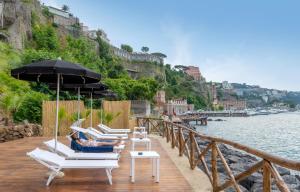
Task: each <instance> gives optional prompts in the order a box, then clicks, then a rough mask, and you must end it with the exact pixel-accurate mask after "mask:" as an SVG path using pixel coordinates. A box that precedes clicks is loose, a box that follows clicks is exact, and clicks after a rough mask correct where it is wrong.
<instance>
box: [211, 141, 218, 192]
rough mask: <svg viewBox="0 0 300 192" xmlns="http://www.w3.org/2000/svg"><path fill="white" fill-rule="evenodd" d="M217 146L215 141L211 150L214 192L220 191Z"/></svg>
mask: <svg viewBox="0 0 300 192" xmlns="http://www.w3.org/2000/svg"><path fill="white" fill-rule="evenodd" d="M216 146H217V144H216V142H214V141H213V143H212V148H211V149H212V150H211V172H212V178H213V184H212V186H213V192H216V191H217V189H218V183H219V175H218V167H217V157H218V151H217V147H216Z"/></svg>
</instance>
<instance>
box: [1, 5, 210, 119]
mask: <svg viewBox="0 0 300 192" xmlns="http://www.w3.org/2000/svg"><path fill="white" fill-rule="evenodd" d="M42 14H43V15H44V17H45V18H39V16H38V15H40V14H36V13H35V12H34V11H32V15H31V19H32V20H31V27H32V35H31V36H30V35H29V36H28V37H29V38H28V39H25V48H24V49H23V50H21V51H16V50H14V49H13V48H11V47H10V46H9V45H8V44H6V43H1V42H0V105H1V107H0V110H1V111H0V112H1V115H2V116H3V117H6V118H7V119H14V120H15V121H22V120H25V119H27V120H28V121H30V122H35V123H40V122H41V114H42V112H41V110H42V107H41V106H42V101H43V100H45V99H52V100H54V99H55V92H54V91H51V90H49V88H48V87H47V86H46V85H43V84H39V83H28V82H24V81H19V80H16V79H14V78H12V77H11V76H10V70H11V69H12V68H15V67H19V66H22V65H25V64H28V63H31V62H33V61H38V60H44V59H58V58H61V59H63V60H66V61H70V62H74V63H78V64H81V65H83V66H85V67H87V68H89V69H91V70H94V71H96V72H98V73H100V74H102V76H103V81H104V82H105V83H106V84H107V85H108V86H109V87H110V89H111V90H112V91H114V92H116V93H117V94H118V97H119V99H120V100H144V99H146V100H150V101H152V99H153V97H154V95H155V93H156V92H157V91H158V90H159V89H165V90H166V93H167V98H179V97H184V98H187V100H188V102H189V103H193V104H195V106H196V108H200V107H204V106H205V104H206V103H205V100H204V99H203V98H204V97H202V96H201V93H200V92H199V90H200V89H199V86H198V84H197V83H196V82H194V81H191V79H190V78H189V77H188V76H186V75H185V74H183V73H182V72H180V71H176V70H174V69H171V68H170V67H169V66H168V65H167V66H164V65H162V64H157V63H151V62H148V63H147V62H145V63H142V64H141V62H136V63H135V62H134V61H133V62H132V63H130V64H131V65H134V66H135V67H137V68H138V69H139V70H140V72H141V73H142V74H147V73H151V74H152V75H150V76H151V78H146V77H149V76H146V75H142V77H140V78H139V79H137V80H135V79H132V78H131V77H130V76H129V75H128V73H127V71H126V70H125V67H126V65H124V61H123V60H122V59H120V58H118V57H116V56H114V55H113V54H112V50H111V47H110V45H108V44H107V43H106V42H104V41H103V40H102V39H101V38H100V37H98V38H97V39H96V41H93V40H90V39H88V38H86V37H83V36H79V37H74V36H72V35H71V34H69V33H67V32H66V31H63V32H62V29H61V28H60V27H59V26H57V25H54V24H53V23H52V19H51V17H52V15H51V14H50V13H49V10H47V9H43V10H42ZM45 20H46V22H41V21H45ZM30 37H31V38H30ZM130 48H131V47H130V46H128V45H125V46H124V45H123V49H127V50H128V51H129V52H130V51H131V49H132V48H131V49H130ZM148 50H149V48H148V47H144V48H143V51H144V52H147V51H148ZM141 66H143V67H141ZM197 86H198V87H197ZM75 98H76V96H75V95H72V93H68V92H62V93H61V99H75ZM85 102H86V99H85ZM95 104H96V105H99V102H95Z"/></svg>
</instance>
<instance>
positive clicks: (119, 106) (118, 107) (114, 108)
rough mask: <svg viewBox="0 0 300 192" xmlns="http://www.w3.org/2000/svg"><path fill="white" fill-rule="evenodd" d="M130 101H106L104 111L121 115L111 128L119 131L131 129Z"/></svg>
mask: <svg viewBox="0 0 300 192" xmlns="http://www.w3.org/2000/svg"><path fill="white" fill-rule="evenodd" d="M130 107H131V102H130V101H104V102H103V109H104V111H107V112H110V113H113V114H117V113H120V115H119V116H118V117H116V118H115V119H114V121H113V122H112V123H110V125H109V126H110V127H112V128H118V129H127V128H129V124H130V123H129V118H130Z"/></svg>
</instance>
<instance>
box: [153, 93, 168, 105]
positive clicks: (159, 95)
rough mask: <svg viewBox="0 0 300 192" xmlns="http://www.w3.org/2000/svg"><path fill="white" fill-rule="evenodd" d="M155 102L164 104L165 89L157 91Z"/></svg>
mask: <svg viewBox="0 0 300 192" xmlns="http://www.w3.org/2000/svg"><path fill="white" fill-rule="evenodd" d="M154 102H155V103H156V104H157V105H162V104H165V103H166V92H165V91H163V90H160V91H157V92H156V94H155V96H154Z"/></svg>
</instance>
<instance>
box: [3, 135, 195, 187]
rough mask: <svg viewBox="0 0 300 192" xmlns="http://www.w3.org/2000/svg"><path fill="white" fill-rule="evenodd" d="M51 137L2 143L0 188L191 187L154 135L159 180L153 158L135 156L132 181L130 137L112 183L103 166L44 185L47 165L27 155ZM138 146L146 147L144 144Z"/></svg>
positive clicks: (70, 174)
mask: <svg viewBox="0 0 300 192" xmlns="http://www.w3.org/2000/svg"><path fill="white" fill-rule="evenodd" d="M47 139H49V138H45V137H31V138H25V139H20V140H16V141H10V142H6V143H1V144H0V154H1V155H0V191H3V192H4V191H10V192H13V191H64V192H67V191H72V192H76V191H91V192H92V191H192V188H191V186H190V185H189V184H188V182H187V181H186V180H185V178H184V177H183V176H182V174H181V173H180V171H179V170H178V169H177V167H176V166H175V165H174V163H173V162H172V160H171V159H170V158H169V156H168V155H167V154H166V153H165V151H164V149H163V148H162V147H161V146H160V143H159V142H158V141H157V140H155V139H152V149H153V150H155V151H157V152H158V153H159V154H160V156H161V163H160V164H161V165H160V173H161V174H160V182H159V183H155V182H154V178H152V177H151V162H150V160H148V159H138V160H136V172H135V173H136V177H135V183H134V184H132V183H131V182H130V177H129V169H130V160H129V152H128V149H129V147H130V146H129V141H128V142H127V143H128V144H127V147H126V148H127V149H126V151H123V152H122V157H121V159H120V161H119V165H120V168H118V169H115V170H114V171H113V185H112V186H111V185H109V183H108V180H107V177H106V174H105V171H104V170H101V169H99V170H65V171H64V172H65V176H64V177H63V178H56V179H54V181H53V182H52V184H51V185H50V186H49V187H47V186H46V185H45V183H46V180H47V176H46V172H47V168H45V167H44V166H43V165H41V164H39V163H38V162H36V161H35V160H32V159H30V158H29V157H27V156H26V152H28V151H30V150H32V149H34V148H35V147H40V148H45V147H44V146H43V144H42V141H46V140H47ZM61 140H63V141H64V142H66V141H65V139H64V138H60V141H61ZM137 149H143V147H142V146H140V147H137Z"/></svg>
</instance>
